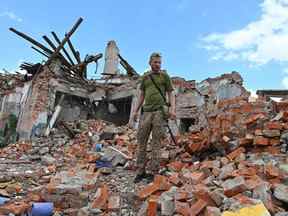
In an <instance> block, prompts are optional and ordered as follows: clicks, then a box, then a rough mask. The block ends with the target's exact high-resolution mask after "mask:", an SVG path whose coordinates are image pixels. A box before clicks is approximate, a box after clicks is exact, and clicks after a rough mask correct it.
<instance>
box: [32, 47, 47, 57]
mask: <svg viewBox="0 0 288 216" xmlns="http://www.w3.org/2000/svg"><path fill="white" fill-rule="evenodd" d="M31 48H32V49H33V50H35V51H36V52H38V53H40V54H41V55H43V56H45V57H47V58H49V55H48V54H46V53H44V52H42V51H41V50H39V49H37V48H36V47H33V46H31Z"/></svg>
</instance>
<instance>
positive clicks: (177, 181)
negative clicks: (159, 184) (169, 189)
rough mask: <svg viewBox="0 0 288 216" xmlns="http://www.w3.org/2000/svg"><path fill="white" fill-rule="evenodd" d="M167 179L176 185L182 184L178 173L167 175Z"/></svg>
mask: <svg viewBox="0 0 288 216" xmlns="http://www.w3.org/2000/svg"><path fill="white" fill-rule="evenodd" d="M169 181H170V182H171V183H172V184H174V185H176V186H180V185H181V184H182V181H181V179H180V178H179V174H178V173H174V174H173V175H171V176H169Z"/></svg>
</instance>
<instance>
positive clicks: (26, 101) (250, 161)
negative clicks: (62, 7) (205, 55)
mask: <svg viewBox="0 0 288 216" xmlns="http://www.w3.org/2000/svg"><path fill="white" fill-rule="evenodd" d="M81 22H82V18H80V19H78V21H77V22H76V23H75V25H74V26H73V27H72V29H71V30H70V31H69V32H68V33H67V34H66V35H65V37H64V38H63V40H62V41H60V39H59V38H58V36H57V35H56V34H55V32H52V35H53V38H54V39H55V41H56V42H57V44H56V43H55V44H54V43H53V42H52V41H51V40H50V39H49V38H48V37H47V36H43V39H44V40H45V42H46V43H47V44H48V45H49V48H48V47H46V46H45V45H43V44H41V43H40V42H37V41H36V40H34V39H33V38H31V37H30V36H28V35H26V34H24V33H22V32H19V31H17V30H15V29H13V28H10V30H11V31H12V32H14V33H16V34H17V35H19V36H21V37H22V38H24V39H25V40H27V41H29V42H30V43H32V44H33V45H34V46H36V47H37V48H35V47H33V49H34V50H36V51H37V52H39V53H41V54H42V55H44V56H45V57H46V58H48V60H47V61H46V62H45V64H30V63H25V64H24V65H23V66H22V67H23V68H24V69H25V70H26V71H27V74H26V75H25V77H24V78H23V79H24V81H25V82H22V79H20V78H19V79H18V75H17V76H16V75H10V76H7V75H1V76H0V82H1V83H0V84H1V87H0V88H1V89H0V108H1V110H0V147H1V149H0V214H1V215H8V214H9V215H24V214H27V213H28V214H30V213H31V214H32V215H33V211H34V212H35V211H39V209H38V210H37V208H40V207H39V206H46V207H45V208H46V211H48V210H49V212H48V213H46V214H45V215H52V214H54V215H77V216H88V215H111V216H114V215H115V216H117V215H125V216H126V215H149V216H154V215H155V216H156V215H165V216H170V215H171V216H172V215H184V216H197V215H199V216H201V215H202V216H203V215H204V216H212V215H213V216H217V215H223V216H231V215H253V216H254V215H255V216H258V215H259V216H260V215H261V216H262V215H266V216H268V215H276V216H283V215H287V214H288V213H287V211H288V196H287V192H288V159H287V149H288V148H287V146H288V109H287V107H288V106H287V105H288V103H287V101H285V100H284V101H281V102H273V101H271V100H269V95H272V96H273V95H275V94H276V95H281V97H282V98H283V99H285V98H286V96H285V92H280V93H281V94H280V93H279V92H271V91H269V92H266V93H265V92H264V93H265V94H264V93H263V91H262V93H263V97H260V98H259V99H258V100H256V101H254V102H251V101H250V100H249V96H250V93H249V92H248V91H247V90H246V89H245V88H244V86H243V79H242V78H241V76H240V74H239V73H237V72H232V73H229V74H223V75H221V76H218V77H215V78H208V79H205V80H203V81H202V82H199V83H197V82H195V81H194V80H190V81H186V80H185V79H183V78H179V77H174V78H173V79H172V82H173V87H174V89H175V93H176V117H177V118H176V121H171V122H169V125H170V126H171V128H172V132H173V133H174V134H175V136H176V138H177V144H174V142H172V141H171V139H170V137H167V138H166V139H165V141H164V142H163V146H162V147H161V152H160V155H161V171H160V172H159V175H157V176H155V179H154V181H153V182H152V183H149V184H148V182H145V181H143V182H141V183H139V184H137V185H135V184H134V183H133V178H134V176H135V159H136V158H135V157H136V149H137V144H136V143H137V142H136V128H137V123H135V122H133V119H132V111H133V110H134V108H135V106H136V104H137V92H138V91H137V88H138V86H139V83H138V81H139V79H138V78H139V75H138V74H137V73H136V71H135V70H134V69H133V67H132V66H131V65H130V64H129V63H128V62H127V61H126V60H125V59H124V58H123V57H122V56H121V55H120V54H119V48H118V47H117V46H116V43H115V41H110V42H108V45H107V47H106V51H105V65H104V71H103V73H102V78H101V79H99V80H88V79H87V70H86V68H87V65H88V64H89V63H92V62H95V63H96V64H97V62H98V60H99V59H100V58H101V57H102V54H101V53H99V54H96V55H87V56H86V58H85V59H82V60H81V58H80V53H79V52H78V51H77V50H75V48H74V46H73V44H72V42H71V40H70V37H71V35H72V34H73V32H75V30H76V29H77V28H78V26H79V25H80V23H81ZM66 42H67V44H68V46H69V50H70V51H71V53H72V54H73V55H72V57H73V58H74V60H73V59H72V57H71V56H70V55H69V53H68V52H67V50H66V48H65V47H64V45H65V43H66ZM39 49H40V50H39ZM60 51H61V52H60ZM75 60H76V62H75ZM119 63H120V64H121V65H122V66H123V68H124V69H125V70H126V74H120V73H119V69H118V64H119ZM11 77H12V79H11ZM2 80H3V81H2ZM128 125H129V127H128ZM3 146H5V147H3ZM2 147H3V148H2ZM147 151H148V153H150V152H151V149H150V148H149V147H148V150H147ZM148 155H149V154H148ZM48 206H49V208H48ZM251 212H252V213H251Z"/></svg>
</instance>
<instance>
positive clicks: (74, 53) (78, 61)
mask: <svg viewBox="0 0 288 216" xmlns="http://www.w3.org/2000/svg"><path fill="white" fill-rule="evenodd" d="M67 41H68V45H69V47H70V49H71V51H72V53H73V56H74V58H75V59H76V60H77V63H78V64H80V63H81V59H80V58H79V55H78V54H77V52H76V50H75V48H74V46H73V44H72V42H71V40H70V39H68V40H67Z"/></svg>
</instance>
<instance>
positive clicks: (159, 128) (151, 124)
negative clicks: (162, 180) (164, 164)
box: [136, 111, 165, 174]
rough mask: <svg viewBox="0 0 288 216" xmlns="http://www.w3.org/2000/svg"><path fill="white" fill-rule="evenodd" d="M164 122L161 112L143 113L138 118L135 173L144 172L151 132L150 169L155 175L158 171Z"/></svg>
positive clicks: (163, 135)
mask: <svg viewBox="0 0 288 216" xmlns="http://www.w3.org/2000/svg"><path fill="white" fill-rule="evenodd" d="M164 126H165V121H164V119H163V113H162V112H161V111H154V112H144V113H143V115H142V116H141V118H140V123H139V127H138V133H137V141H138V151H137V160H136V166H137V173H138V174H141V173H143V172H145V167H146V162H147V142H148V140H149V137H150V134H151V132H152V142H151V149H152V152H151V161H150V169H149V171H151V172H152V173H153V174H157V173H158V171H159V169H160V149H161V142H162V140H163V138H164V137H165V131H164Z"/></svg>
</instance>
